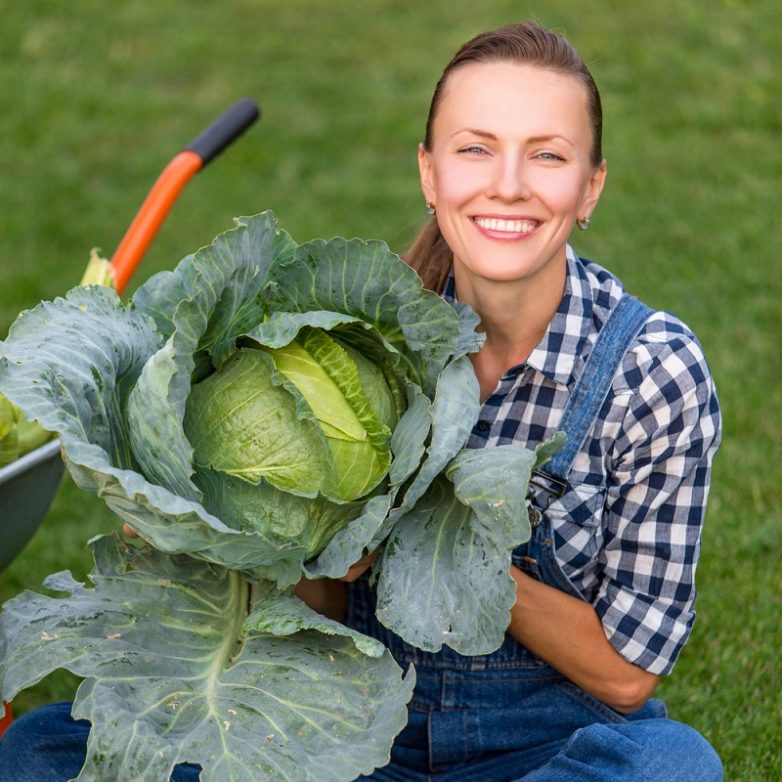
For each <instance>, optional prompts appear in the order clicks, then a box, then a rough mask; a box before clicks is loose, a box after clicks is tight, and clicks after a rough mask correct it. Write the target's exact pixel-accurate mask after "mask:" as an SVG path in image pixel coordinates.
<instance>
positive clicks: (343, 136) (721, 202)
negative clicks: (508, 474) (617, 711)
mask: <svg viewBox="0 0 782 782" xmlns="http://www.w3.org/2000/svg"><path fill="white" fill-rule="evenodd" d="M4 5H5V6H6V7H5V8H4V10H3V15H2V16H3V22H2V25H0V336H4V335H5V334H6V332H7V330H8V327H9V326H10V325H11V323H12V322H13V320H14V318H15V317H16V315H17V314H18V313H19V311H21V310H22V309H25V308H28V307H32V306H34V305H35V304H37V303H38V302H39V301H40V300H42V299H51V298H53V297H55V296H58V295H61V294H63V293H65V292H66V291H67V290H68V289H69V288H71V287H72V286H74V285H76V284H77V283H78V282H79V279H80V278H81V274H82V271H83V268H84V265H85V263H86V261H87V257H88V255H89V251H90V249H91V248H92V247H95V246H97V247H100V248H101V249H102V252H103V254H104V255H106V256H107V257H110V256H111V254H112V253H113V251H114V249H115V248H116V245H117V244H118V243H119V241H120V239H121V238H122V236H123V234H124V232H125V229H126V228H127V226H128V225H129V223H130V221H131V220H132V218H133V216H134V214H135V212H136V210H137V209H138V207H139V206H140V204H141V202H142V201H143V199H144V196H145V195H146V193H147V191H148V189H149V188H150V186H151V185H152V183H153V182H154V180H155V179H156V178H157V176H158V174H159V173H160V171H161V169H162V168H163V167H164V166H165V164H166V163H167V162H168V160H169V159H170V158H171V157H172V156H173V155H174V154H175V153H176V152H178V151H179V149H181V148H182V147H183V146H185V145H186V144H187V143H188V142H190V141H191V140H192V138H193V137H194V136H195V135H196V134H197V133H198V132H199V131H200V130H201V129H202V127H204V126H205V125H207V124H209V123H210V122H211V121H212V120H213V119H214V118H215V117H216V116H217V115H219V114H220V113H221V112H222V111H223V110H224V109H225V108H227V107H228V106H229V105H230V104H231V103H233V102H234V101H235V100H237V99H238V98H241V97H244V96H249V97H252V98H254V99H255V100H257V101H258V103H259V104H260V105H261V107H262V111H263V118H262V120H261V122H260V123H258V124H256V125H255V126H253V127H252V128H251V129H250V130H249V131H248V132H247V134H246V135H244V136H243V137H242V138H241V139H240V140H239V141H238V142H236V144H235V145H234V146H232V147H231V148H229V149H228V150H227V151H226V152H225V153H224V155H223V156H221V157H219V158H218V159H217V160H215V161H214V162H213V163H212V164H210V166H209V167H208V168H206V169H205V170H204V171H203V172H201V173H199V174H198V175H197V176H196V178H195V179H194V180H192V181H191V183H190V184H189V185H188V186H187V188H186V189H185V191H184V193H183V194H182V195H181V196H180V198H179V200H178V201H177V203H176V205H175V206H174V209H173V211H172V213H171V214H170V216H169V218H168V219H167V221H166V222H165V224H164V226H163V228H162V230H161V231H160V233H159V234H158V235H157V238H156V239H155V241H154V242H153V244H152V246H151V248H150V251H149V253H148V254H147V256H146V258H145V259H144V261H143V262H142V265H141V267H140V269H139V271H138V272H137V274H136V277H135V278H134V280H133V283H132V284H131V286H130V287H129V289H128V291H127V295H129V294H131V293H132V290H133V289H134V288H135V287H136V286H137V285H138V284H139V283H140V282H142V281H143V280H145V279H146V278H147V277H148V276H149V275H151V274H152V273H154V272H156V271H159V270H162V269H170V268H172V267H173V266H174V265H175V264H176V263H177V262H178V261H179V260H180V258H182V257H183V256H184V255H186V254H187V253H189V252H191V251H193V250H195V249H197V248H198V247H200V246H202V245H204V244H207V243H209V242H210V241H211V239H212V238H213V236H214V235H215V234H217V233H219V232H221V231H223V230H225V229H227V228H230V227H231V226H232V218H233V217H234V216H237V215H246V214H253V213H255V212H259V211H263V210H265V209H272V210H273V211H274V212H275V213H276V214H277V216H278V217H279V221H280V225H281V226H282V227H283V228H285V229H286V230H288V231H289V232H290V233H291V234H292V236H293V237H294V239H296V240H298V241H305V240H308V239H311V238H314V237H324V238H330V237H331V236H334V235H341V236H346V237H353V236H360V237H363V238H366V239H369V238H380V239H384V240H385V241H387V242H388V243H389V245H390V246H391V247H392V249H394V250H396V251H398V252H401V251H403V250H404V249H405V248H406V246H407V244H408V242H409V241H410V239H411V238H412V236H413V235H414V234H415V232H416V230H417V228H418V227H419V225H420V224H421V223H422V221H423V219H424V217H425V214H424V210H423V206H424V204H423V198H422V196H421V194H420V190H419V184H418V175H417V166H416V146H417V144H418V142H419V140H420V138H421V136H422V134H423V125H424V121H425V117H426V113H427V110H428V104H429V99H430V96H431V92H432V89H433V87H434V85H435V83H436V81H437V79H438V77H439V74H440V71H441V69H442V67H443V66H444V65H445V63H446V62H447V60H448V59H450V57H451V55H452V54H453V52H454V51H455V49H456V48H457V47H458V45H459V44H461V43H462V42H463V41H464V40H466V39H468V38H469V37H471V36H472V35H474V34H475V33H477V32H479V31H481V30H484V29H488V28H490V27H495V26H497V25H500V24H504V23H507V22H511V21H517V20H520V19H524V18H533V19H535V20H537V21H539V22H541V23H543V24H545V25H547V26H550V27H553V28H554V29H556V30H557V31H559V32H562V33H565V34H566V35H567V36H568V37H569V38H570V40H571V41H572V42H573V43H574V44H575V46H576V48H577V49H578V50H579V51H580V52H581V53H582V55H583V56H584V58H585V60H586V61H587V63H588V64H589V65H590V67H591V69H592V71H593V74H594V76H595V78H596V80H597V82H598V85H599V86H600V88H601V91H602V97H603V102H604V111H605V144H604V150H605V154H606V157H607V159H608V167H609V177H608V184H607V187H606V190H605V191H604V194H603V198H602V200H601V202H600V205H599V208H598V209H597V211H596V213H595V214H594V219H593V221H592V228H591V229H590V230H589V232H588V233H586V234H583V235H581V234H579V235H578V236H577V237H574V242H575V245H576V249H577V250H578V251H579V252H580V253H581V254H582V255H585V256H588V257H592V258H594V259H595V260H597V261H599V262H600V263H602V264H603V265H605V266H607V267H608V268H610V269H611V270H613V271H614V272H616V273H617V274H618V275H619V276H620V277H621V278H622V279H623V280H624V282H625V284H626V286H627V287H628V288H629V289H630V290H631V291H632V292H634V293H635V294H636V295H638V296H639V297H641V298H643V299H644V300H646V301H647V302H648V303H649V304H650V305H652V306H654V307H657V308H662V309H667V310H671V311H673V312H675V313H677V314H678V315H679V316H680V317H682V318H683V319H684V320H685V321H686V322H687V323H688V324H689V325H690V326H691V327H692V328H693V329H694V330H695V332H696V333H697V334H698V336H699V337H700V339H701V342H702V343H703V345H704V348H705V350H706V355H707V356H708V358H709V361H710V363H711V366H712V369H713V371H714V374H715V376H716V380H717V386H718V391H719V394H720V398H721V402H722V406H723V413H724V423H725V431H724V436H725V441H724V446H723V448H722V451H721V453H720V455H719V457H718V461H717V465H716V470H715V478H714V488H713V492H712V499H711V505H710V512H709V516H708V520H707V525H706V531H705V536H704V541H703V556H702V563H701V567H700V569H699V589H700V594H699V602H698V609H699V610H698V618H697V620H696V624H695V629H694V632H693V636H692V640H691V642H690V644H689V645H688V646H687V648H686V649H685V650H684V652H683V654H682V657H681V658H680V661H679V663H678V664H677V667H676V669H675V671H674V673H673V675H672V676H671V677H670V678H669V679H667V680H666V681H665V682H664V683H663V685H662V686H661V688H660V690H659V692H660V694H661V696H662V697H664V698H665V699H666V700H667V702H668V704H669V707H670V711H671V714H672V716H673V717H675V718H678V719H682V720H684V721H687V722H690V723H691V724H693V725H694V726H696V727H697V728H698V729H699V730H700V731H702V732H703V733H704V734H705V735H706V736H707V737H708V738H709V739H710V740H711V741H712V743H714V745H715V746H716V747H717V749H718V750H719V752H720V753H721V755H722V756H723V759H724V761H725V763H726V769H727V772H726V779H730V780H742V781H744V780H764V782H765V781H766V780H770V779H782V747H781V746H780V739H779V727H778V726H779V725H780V724H781V723H782V704H781V703H780V698H779V695H778V693H779V691H780V687H781V686H782V681H780V680H781V679H782V677H781V676H780V664H779V649H780V646H782V631H781V630H780V621H779V617H780V615H781V614H782V610H781V609H782V575H781V573H782V511H781V510H780V504H781V502H780V501H781V500H782V490H781V489H780V479H781V478H782V471H780V466H779V465H780V462H782V420H781V419H782V415H781V414H780V410H782V383H781V382H780V374H781V373H780V369H781V363H782V362H781V361H780V341H781V340H782V315H780V304H779V302H780V301H782V271H780V263H779V256H780V251H782V236H781V233H782V228H780V226H782V220H780V219H779V209H780V207H779V200H780V183H781V182H782V153H781V152H780V131H782V109H780V106H781V105H782V104H780V94H782V47H780V39H779V30H780V29H782V10H780V6H779V4H778V3H777V2H775V0H744V1H743V2H742V1H741V0H712V1H711V2H707V1H706V0H703V1H702V2H697V1H696V0H657V2H654V3H632V4H631V3H625V2H620V0H594V1H593V2H590V3H589V4H585V3H583V2H578V1H577V0H548V1H547V2H546V3H545V4H543V3H532V2H525V1H524V0H516V1H515V2H509V1H508V0H482V1H481V3H480V10H478V4H476V3H467V2H455V1H454V0H427V1H426V2H425V3H422V2H420V1H419V0H415V1H413V0H365V1H364V2H362V3H360V4H359V3H349V2H345V0H287V2H285V3H281V2H274V3H273V2H268V1H267V0H219V2H218V1H217V0H190V1H189V2H187V3H185V2H175V0H156V2H155V3H144V2H140V1H137V0H128V1H127V2H124V3H121V4H119V3H118V4H113V3H112V4H109V3H105V2H100V1H99V0H71V2H70V3H67V4H55V3H51V2H44V1H43V0H26V2H24V3H19V2H17V3H8V4H4ZM1 524H2V520H0V525H1ZM116 527H117V522H116V521H115V520H114V519H112V517H111V514H110V513H109V512H108V511H107V510H106V509H105V507H104V506H103V504H102V503H101V501H100V500H98V499H97V498H95V497H92V496H89V495H85V494H82V493H81V492H79V491H78V490H77V489H75V488H74V487H73V485H72V483H71V482H70V479H69V478H67V477H66V479H65V480H64V481H63V483H62V485H61V488H60V490H59V492H58V495H57V497H56V498H55V502H54V504H53V506H52V508H51V510H50V512H49V515H48V516H47V518H46V520H45V522H44V524H43V525H42V526H41V528H40V529H39V531H38V533H37V534H36V536H35V538H34V539H33V541H32V542H31V544H30V545H29V546H28V547H27V548H26V549H25V551H24V552H23V554H22V555H21V556H20V557H19V558H18V559H17V560H16V561H15V562H14V563H13V564H12V565H11V567H9V568H8V569H7V570H5V571H4V572H2V573H0V602H2V601H4V600H6V599H8V598H10V597H12V596H13V595H15V594H17V593H18V592H19V591H20V590H22V589H25V588H29V589H39V588H40V583H41V580H42V579H43V577H44V576H45V575H47V574H48V573H51V572H54V571H58V570H62V569H66V568H67V569H71V570H72V571H73V572H74V574H75V575H76V576H77V577H78V578H83V577H84V576H85V574H86V572H87V571H88V570H89V567H90V561H89V557H88V555H87V551H86V548H85V543H86V541H87V540H88V539H89V538H90V537H91V536H93V535H95V534H98V533H104V532H108V531H111V530H113V529H115V528H116ZM0 545H1V542H0ZM75 686H76V680H75V679H74V678H73V677H70V676H69V675H61V676H60V675H57V676H55V677H51V678H50V679H49V680H47V681H45V682H43V683H42V684H40V685H38V686H37V687H35V688H33V689H31V690H29V691H27V692H26V693H23V694H21V695H20V696H19V697H18V698H17V699H16V701H15V702H14V710H15V711H16V713H17V714H18V713H21V712H22V711H24V710H27V709H29V708H33V707H34V706H36V705H38V704H40V703H43V702H46V701H49V700H52V699H60V698H67V697H71V696H72V694H73V691H74V688H75Z"/></svg>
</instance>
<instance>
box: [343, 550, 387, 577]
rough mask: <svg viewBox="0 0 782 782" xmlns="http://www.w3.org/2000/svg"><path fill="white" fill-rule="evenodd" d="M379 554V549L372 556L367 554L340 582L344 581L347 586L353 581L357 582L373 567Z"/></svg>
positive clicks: (351, 567)
mask: <svg viewBox="0 0 782 782" xmlns="http://www.w3.org/2000/svg"><path fill="white" fill-rule="evenodd" d="M378 553H379V549H377V550H375V551H373V552H372V553H371V554H367V555H366V556H364V557H361V559H359V561H358V562H356V564H355V565H351V566H350V568H349V569H348V572H347V573H345V575H344V576H342V577H341V578H339V579H338V580H339V581H344V582H345V583H347V584H350V583H351V582H353V581H357V580H358V579H359V578H361V576H363V575H364V573H365V572H366V571H367V570H369V568H370V567H371V566H372V563H373V562H374V561H375V559H376V558H377V555H378Z"/></svg>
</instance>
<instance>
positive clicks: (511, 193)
mask: <svg viewBox="0 0 782 782" xmlns="http://www.w3.org/2000/svg"><path fill="white" fill-rule="evenodd" d="M527 173H528V172H527V171H526V170H525V167H524V162H523V160H520V159H519V158H518V157H516V156H515V155H507V156H499V157H498V158H497V161H496V168H495V171H494V177H493V181H492V193H491V194H492V195H493V196H495V197H497V198H499V199H500V200H502V201H519V200H521V201H526V200H529V198H530V197H531V195H532V190H531V188H530V185H529V181H528V179H527Z"/></svg>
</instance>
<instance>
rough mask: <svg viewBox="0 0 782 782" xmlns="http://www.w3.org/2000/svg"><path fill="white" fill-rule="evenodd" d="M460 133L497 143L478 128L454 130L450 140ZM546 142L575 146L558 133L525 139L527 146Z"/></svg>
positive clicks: (492, 134)
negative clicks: (560, 142) (559, 142)
mask: <svg viewBox="0 0 782 782" xmlns="http://www.w3.org/2000/svg"><path fill="white" fill-rule="evenodd" d="M461 133H467V134H469V135H472V136H479V137H480V138H485V139H489V140H490V141H497V136H496V134H494V133H492V132H491V131H488V130H481V129H480V128H459V130H456V131H454V132H453V133H452V134H451V138H454V137H455V136H458V135H459V134H461ZM547 141H564V142H565V144H568V145H569V146H571V147H574V146H576V145H575V144H574V143H573V142H572V141H571V140H570V139H569V138H567V137H566V136H562V135H560V134H559V133H544V134H541V135H538V136H531V137H530V138H528V139H525V142H526V143H528V144H541V143H545V142H547Z"/></svg>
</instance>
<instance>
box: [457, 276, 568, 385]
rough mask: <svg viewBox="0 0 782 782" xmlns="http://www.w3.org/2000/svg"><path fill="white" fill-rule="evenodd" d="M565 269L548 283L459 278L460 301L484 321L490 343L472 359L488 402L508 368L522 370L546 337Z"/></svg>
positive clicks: (542, 281)
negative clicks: (517, 367)
mask: <svg viewBox="0 0 782 782" xmlns="http://www.w3.org/2000/svg"><path fill="white" fill-rule="evenodd" d="M566 268H567V267H566V264H561V265H558V266H557V267H556V268H555V269H553V270H551V272H552V273H551V274H549V275H547V277H548V279H545V280H539V279H531V280H518V281H509V282H504V281H503V282H498V281H495V280H487V279H485V278H476V277H472V276H471V275H463V274H460V269H459V268H458V267H457V268H456V269H455V270H454V272H455V282H456V292H457V297H458V299H459V301H462V302H465V303H467V304H470V305H471V306H472V307H473V309H475V311H476V312H477V313H478V315H479V316H480V318H481V326H480V329H481V331H483V332H484V333H485V334H486V341H485V342H484V344H483V347H482V348H481V349H480V351H479V352H478V353H474V354H472V355H471V357H470V358H471V360H472V363H473V367H474V369H475V373H476V375H477V376H478V380H479V382H480V386H481V399H482V400H483V399H484V398H485V397H486V396H488V395H489V394H490V393H491V392H492V391H493V390H494V388H495V386H496V385H497V382H498V381H499V379H500V378H501V377H502V375H503V374H504V373H505V372H506V371H507V370H508V369H510V367H513V366H517V365H518V364H523V363H524V362H525V361H526V360H527V358H528V357H529V355H530V353H532V351H533V350H534V349H535V347H536V346H537V345H538V344H539V343H540V341H541V340H542V339H543V336H544V335H545V333H546V331H547V329H548V327H549V324H550V323H551V319H552V318H553V317H554V314H555V313H556V311H557V309H558V308H559V305H560V302H561V301H562V296H563V293H564V289H565V275H566Z"/></svg>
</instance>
